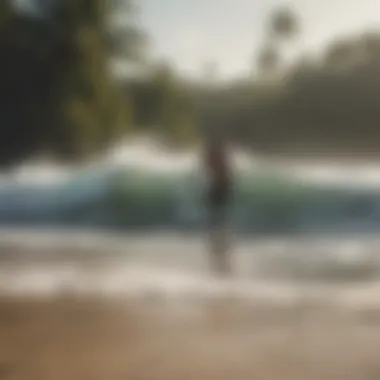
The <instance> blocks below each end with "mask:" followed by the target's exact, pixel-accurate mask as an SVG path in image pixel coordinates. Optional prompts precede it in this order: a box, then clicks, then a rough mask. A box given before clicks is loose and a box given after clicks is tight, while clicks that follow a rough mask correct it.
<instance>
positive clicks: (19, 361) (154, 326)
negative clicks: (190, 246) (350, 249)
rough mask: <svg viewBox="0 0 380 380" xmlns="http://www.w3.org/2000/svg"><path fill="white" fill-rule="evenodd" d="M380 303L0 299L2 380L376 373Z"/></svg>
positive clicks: (266, 379) (379, 374)
mask: <svg viewBox="0 0 380 380" xmlns="http://www.w3.org/2000/svg"><path fill="white" fill-rule="evenodd" d="M379 351H380V312H378V311H376V310H373V311H368V310H367V311H366V312H364V311H357V312H355V311H352V310H351V311H348V310H345V309H343V308H339V309H338V308H335V307H332V306H328V305H321V304H319V305H317V304H313V303H312V302H304V303H303V304H299V305H296V306H294V305H293V306H278V305H277V306H276V305H273V304H272V305H271V304H269V303H264V302H262V301H261V302H242V301H233V300H227V299H224V300H222V299H219V300H213V301H212V300H208V301H197V302H195V301H193V302H190V301H189V300H188V301H186V302H185V301H179V300H177V301H167V302H163V301H159V300H155V299H150V300H148V299H147V300H145V301H142V300H131V299H130V300H125V299H116V298H114V299H112V300H105V299H102V300H100V299H95V298H92V299H91V298H89V297H88V298H86V299H85V298H75V297H73V296H67V297H65V296H60V297H56V298H51V299H47V298H46V299H42V298H40V299H38V298H35V299H32V298H28V299H23V298H18V299H16V298H2V299H1V300H0V379H9V380H11V379H12V380H13V379H14V380H16V379H33V380H34V379H35V380H37V379H38V380H45V379H46V380H47V379H51V380H61V379H62V380H68V379H72V380H76V379H78V380H91V379H94V380H96V379H99V380H100V379H108V380H113V379H115V380H122V379H124V380H156V379H157V380H186V379H189V380H190V379H191V380H203V379H204V380H213V379H221V380H225V379H233V380H237V379H239V380H245V379H247V380H252V379H258V380H259V379H263V380H277V379H278V380H280V379H281V380H287V379H289V380H290V379H291V380H301V379H302V380H311V379H315V380H320V379H324V380H330V379H331V380H333V379H334V380H335V379H342V380H343V379H344V380H351V379H352V380H354V379H355V380H356V379H357V380H366V379H370V380H372V379H373V380H377V379H379V378H380V362H379V360H378V358H379Z"/></svg>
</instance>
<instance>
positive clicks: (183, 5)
mask: <svg viewBox="0 0 380 380" xmlns="http://www.w3.org/2000/svg"><path fill="white" fill-rule="evenodd" d="M140 4H141V22H142V24H143V25H144V26H145V27H146V28H147V29H148V32H149V33H150V35H151V37H152V39H153V41H152V48H153V51H154V55H155V56H157V57H163V58H168V59H170V60H171V61H172V63H174V64H175V65H176V66H178V68H180V69H181V70H182V71H184V72H185V73H187V74H190V75H196V73H197V72H199V70H200V68H201V67H202V64H203V63H204V62H206V61H210V60H211V61H214V60H215V61H217V62H218V65H219V67H220V72H221V74H222V75H223V76H228V77H231V76H235V75H240V74H244V73H245V72H247V71H248V70H249V69H250V63H251V62H252V59H253V55H254V52H255V50H256V49H258V47H259V46H260V41H262V34H263V28H264V24H265V22H266V20H267V17H268V14H269V13H270V11H271V10H272V9H273V8H275V7H276V6H279V5H283V4H286V5H290V6H292V7H293V8H294V9H295V10H296V12H297V13H298V14H299V16H300V18H301V20H302V23H303V34H302V40H300V41H299V42H298V43H299V44H302V46H303V48H305V49H307V50H310V49H312V50H314V49H316V48H318V47H320V46H321V44H323V42H326V41H329V40H331V39H333V38H334V37H336V36H339V35H345V34H350V33H354V32H362V31H366V30H369V29H371V30H373V29H375V28H378V29H379V30H380V1H379V0H288V1H287V2H286V3H284V1H281V0H140Z"/></svg>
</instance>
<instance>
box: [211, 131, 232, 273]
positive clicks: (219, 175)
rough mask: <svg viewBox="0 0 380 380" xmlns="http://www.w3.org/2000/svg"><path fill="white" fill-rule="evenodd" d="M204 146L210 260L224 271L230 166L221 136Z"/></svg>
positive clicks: (226, 267) (226, 270)
mask: <svg viewBox="0 0 380 380" xmlns="http://www.w3.org/2000/svg"><path fill="white" fill-rule="evenodd" d="M205 150H206V151H205V168H206V175H207V180H208V186H207V190H206V209H207V213H208V217H209V219H208V221H209V228H210V245H211V246H210V250H211V252H210V253H211V261H212V265H213V267H214V269H216V270H217V272H218V273H219V274H228V273H230V272H231V264H230V262H229V259H228V244H227V236H226V232H227V231H226V222H227V216H228V205H229V201H230V196H231V170H230V166H229V162H228V157H227V156H228V155H227V149H226V145H225V143H224V141H223V140H222V139H221V138H214V139H212V140H210V141H208V143H207V144H206V149H205Z"/></svg>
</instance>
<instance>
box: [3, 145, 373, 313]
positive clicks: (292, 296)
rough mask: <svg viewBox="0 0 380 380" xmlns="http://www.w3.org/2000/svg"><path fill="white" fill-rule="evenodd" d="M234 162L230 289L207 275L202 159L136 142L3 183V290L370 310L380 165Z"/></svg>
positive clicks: (41, 165)
mask: <svg viewBox="0 0 380 380" xmlns="http://www.w3.org/2000/svg"><path fill="white" fill-rule="evenodd" d="M232 157H233V163H234V168H235V173H236V174H235V181H236V189H235V199H234V204H233V207H232V210H231V225H230V233H231V238H232V246H233V251H234V255H233V257H234V265H235V269H236V275H235V277H234V278H233V279H231V280H221V279H216V278H214V277H213V276H212V275H211V274H210V271H209V266H208V261H207V250H206V246H205V238H206V234H205V232H206V231H205V229H204V227H205V225H204V210H203V208H202V191H203V189H204V185H205V178H204V177H203V175H202V171H201V169H200V166H199V152H197V151H185V152H173V151H170V150H169V149H167V148H165V147H164V146H160V145H159V144H158V143H157V142H155V141H153V140H149V139H138V140H135V141H132V142H131V141H129V142H127V143H126V142H125V143H121V144H120V146H118V147H115V148H114V149H112V150H111V151H110V152H109V153H108V154H107V155H106V156H105V157H103V158H102V159H101V160H99V161H98V162H93V163H91V164H90V165H87V166H86V167H81V168H69V167H64V166H57V165H52V164H51V163H48V162H35V163H28V164H25V165H23V166H22V167H19V168H17V169H16V170H14V171H13V172H11V173H6V174H4V175H2V176H1V181H0V222H1V225H2V227H1V229H0V262H1V266H0V291H1V292H5V293H11V294H13V295H15V294H19V295H28V294H34V295H36V294H39V295H44V296H47V295H55V294H57V293H62V292H63V293H65V292H66V293H67V292H69V293H70V292H71V293H76V294H84V293H85V294H87V293H91V294H93V293H96V294H98V295H99V294H104V295H106V296H110V295H123V296H130V297H131V296H132V297H136V296H137V297H140V298H141V297H143V298H144V297H146V298H148V299H171V298H180V299H204V298H205V297H206V298H207V297H219V296H223V297H225V296H226V295H228V296H230V297H238V298H244V299H257V298H265V299H272V300H276V301H278V302H294V301H295V300H296V299H298V298H299V297H302V296H303V295H305V294H309V295H310V294H313V295H314V296H315V297H317V298H318V297H322V298H326V299H329V300H330V301H332V302H338V301H339V302H344V303H346V304H350V305H356V306H357V305H359V304H360V303H361V304H368V305H372V306H373V305H377V303H378V302H379V301H378V299H377V298H378V297H377V296H376V295H377V294H378V293H377V292H378V290H380V281H379V274H380V255H379V250H378V248H379V247H380V239H379V238H378V237H377V235H376V232H377V229H378V228H379V227H380V196H379V194H380V193H379V190H380V166H379V167H378V168H377V167H376V165H373V164H372V165H368V166H366V167H365V166H363V165H362V166H360V167H359V166H358V167H357V168H355V167H354V166H352V165H351V166H343V165H337V164H336V165H331V164H329V165H328V166H326V165H325V166H324V165H322V164H318V165H317V164H315V163H305V162H303V163H302V164H300V163H294V162H293V163H291V162H286V163H284V161H282V162H274V161H273V160H272V161H271V162H270V163H269V162H268V161H267V160H265V159H264V158H260V157H258V156H254V155H251V154H249V153H247V152H242V151H238V150H235V151H233V152H232ZM334 300H335V301H334ZM356 306H355V307H356ZM379 306H380V305H379Z"/></svg>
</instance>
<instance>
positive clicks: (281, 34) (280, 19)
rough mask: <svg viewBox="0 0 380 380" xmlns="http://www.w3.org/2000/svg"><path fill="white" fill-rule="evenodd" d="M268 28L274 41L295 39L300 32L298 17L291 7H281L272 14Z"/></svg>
mask: <svg viewBox="0 0 380 380" xmlns="http://www.w3.org/2000/svg"><path fill="white" fill-rule="evenodd" d="M268 29H269V30H268V34H269V37H270V38H271V39H272V40H273V41H277V42H283V41H289V40H293V39H294V38H295V37H296V36H297V35H298V34H299V32H300V25H299V21H298V17H297V15H296V14H295V13H294V12H293V10H292V9H291V8H287V7H282V8H279V9H277V10H276V11H275V12H274V13H273V14H272V16H271V19H270V20H269V26H268Z"/></svg>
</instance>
